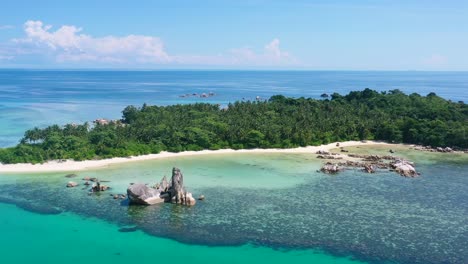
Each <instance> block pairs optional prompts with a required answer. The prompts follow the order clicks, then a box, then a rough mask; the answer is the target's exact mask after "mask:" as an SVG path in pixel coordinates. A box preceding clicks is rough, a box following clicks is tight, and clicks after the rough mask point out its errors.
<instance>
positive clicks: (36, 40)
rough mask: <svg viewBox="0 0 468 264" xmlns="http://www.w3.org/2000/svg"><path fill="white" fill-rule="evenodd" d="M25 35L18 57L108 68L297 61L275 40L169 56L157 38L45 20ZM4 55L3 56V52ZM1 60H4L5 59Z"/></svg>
mask: <svg viewBox="0 0 468 264" xmlns="http://www.w3.org/2000/svg"><path fill="white" fill-rule="evenodd" d="M23 29H24V33H25V36H24V37H22V38H17V39H13V40H12V42H13V43H14V44H15V45H16V46H17V48H16V49H15V50H16V51H17V54H9V55H8V59H9V60H12V59H13V58H14V57H16V56H17V55H23V56H28V55H29V56H31V54H35V55H36V56H41V55H42V56H45V55H44V54H47V55H48V56H51V57H52V58H54V59H55V61H56V62H58V63H80V62H93V63H102V64H106V65H109V64H111V65H210V66H217V65H219V66H237V65H242V66H284V65H294V64H297V60H296V59H295V58H294V57H293V56H291V55H290V53H289V52H285V51H283V50H281V49H280V40H279V39H277V38H274V39H273V40H272V41H271V42H269V43H267V44H266V45H265V47H264V49H263V51H262V52H255V51H254V50H253V49H251V48H232V49H230V50H227V51H226V52H225V53H222V54H218V55H177V54H168V52H167V51H166V49H165V45H164V42H163V41H162V40H161V39H160V38H158V37H154V36H146V35H127V36H122V37H117V36H112V35H109V36H104V37H94V36H91V35H87V34H84V33H83V28H80V27H77V26H74V25H62V26H60V27H59V28H57V29H56V30H54V29H53V28H52V26H51V25H47V24H45V23H43V22H42V21H39V20H37V21H34V20H28V21H26V22H25V23H24V25H23ZM0 55H1V53H0ZM2 56H3V57H0V58H2V59H5V58H6V56H4V55H2Z"/></svg>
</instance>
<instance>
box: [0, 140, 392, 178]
mask: <svg viewBox="0 0 468 264" xmlns="http://www.w3.org/2000/svg"><path fill="white" fill-rule="evenodd" d="M336 143H338V142H334V143H331V144H328V145H320V146H308V147H299V148H292V149H242V150H233V149H220V150H202V151H184V152H179V153H172V152H166V151H163V152H161V153H159V154H149V155H142V156H134V157H129V158H111V159H102V160H86V161H73V160H67V161H64V162H59V161H50V162H47V163H44V164H31V163H18V164H0V173H1V172H4V173H25V172H33V173H39V172H67V171H82V170H87V169H93V168H102V167H107V166H109V165H113V164H121V163H127V162H134V161H144V160H154V159H164V158H174V157H185V156H196V155H209V154H216V155H218V154H229V153H315V152H316V151H318V150H325V151H329V150H331V149H333V148H336ZM339 143H340V147H351V146H362V145H388V146H394V144H389V143H384V142H377V141H367V142H361V141H346V142H339Z"/></svg>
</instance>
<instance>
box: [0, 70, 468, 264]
mask: <svg viewBox="0 0 468 264" xmlns="http://www.w3.org/2000/svg"><path fill="white" fill-rule="evenodd" d="M467 85H468V77H467V76H466V74H464V73H448V72H447V73H427V72H231V71H227V72H226V71H212V72H205V71H186V72H184V71H156V72H153V71H144V72H143V71H142V72H126V71H115V72H106V71H81V72H79V71H29V70H1V71H0V90H1V91H2V92H1V93H0V105H1V106H0V115H1V119H0V128H1V129H0V142H1V144H2V146H11V145H14V144H15V143H16V142H17V141H18V139H19V138H20V137H21V135H22V133H23V132H24V130H25V129H28V128H31V127H33V126H45V125H48V124H53V123H59V124H64V123H68V122H83V121H89V120H93V119H96V118H99V117H104V118H119V117H120V111H121V110H122V108H123V107H125V106H126V105H129V104H134V105H142V104H143V103H145V102H146V103H148V104H164V105H167V104H174V103H189V102H196V101H197V102H205V101H206V102H213V103H219V104H228V103H229V102H232V101H235V100H242V98H244V99H247V100H248V99H254V98H255V97H256V96H260V97H262V98H268V97H269V96H271V95H274V94H284V95H288V96H294V97H299V96H304V97H313V98H319V97H320V94H322V93H333V92H339V93H342V94H344V93H347V92H349V91H351V90H361V89H363V88H366V87H369V88H372V89H376V90H389V89H400V90H402V91H404V92H406V93H412V92H418V93H420V94H427V93H429V92H436V93H437V94H439V95H440V96H442V97H444V98H448V99H451V100H454V101H455V100H456V101H459V100H465V101H466V100H467V99H468V98H467V97H468V92H467V91H468V89H466V88H467ZM209 92H213V93H215V95H214V96H212V97H209V98H200V97H195V96H190V97H179V96H180V95H185V94H193V93H197V94H200V93H209ZM349 150H350V151H351V152H355V153H367V154H386V153H388V149H386V148H385V147H372V148H369V147H359V148H358V147H354V148H349ZM394 150H395V151H396V154H397V155H399V156H402V157H404V158H407V159H409V160H411V161H414V162H415V163H416V168H417V169H418V170H419V171H420V172H421V174H422V175H421V176H420V177H418V178H404V177H400V176H398V175H397V174H395V173H393V172H384V171H379V172H378V173H376V174H364V173H362V172H360V171H359V170H347V171H345V172H343V173H340V174H338V175H326V174H322V173H319V172H317V170H318V169H319V168H320V166H321V161H320V160H318V159H316V158H315V155H309V154H277V153H276V154H267V153H262V154H226V155H205V156H192V157H188V156H186V157H178V158H167V159H159V160H152V161H143V162H134V163H126V164H120V165H112V166H109V167H105V168H100V169H92V170H88V171H83V172H76V173H77V174H78V176H77V178H74V179H73V180H75V181H78V182H79V183H80V184H81V185H80V186H78V187H76V188H66V187H65V185H66V183H67V182H68V181H69V180H70V179H68V178H66V177H64V176H65V175H66V174H68V173H24V174H5V173H3V174H2V173H0V234H2V239H1V240H0V248H2V259H3V261H4V262H5V263H10V262H13V263H35V262H39V263H63V262H64V261H67V262H69V263H83V262H88V263H129V262H141V263H147V262H154V261H158V262H168V261H169V262H172V263H186V262H190V263H272V264H273V263H286V262H301V263H337V264H345V263H467V261H468V252H467V251H466V248H468V223H467V221H466V219H468V204H467V203H466V201H468V156H467V155H466V154H457V155H452V154H441V153H428V152H418V151H415V150H411V149H409V148H408V147H403V146H402V147H395V148H394ZM174 166H176V167H179V168H180V169H181V171H182V173H183V174H184V176H185V185H186V186H187V188H188V189H189V190H190V191H191V192H193V193H194V195H195V197H197V196H198V195H200V194H203V195H205V196H206V200H205V201H198V203H197V204H196V205H195V206H193V207H182V206H174V205H171V204H163V205H157V206H151V207H140V206H128V203H127V202H126V201H125V200H114V199H113V198H112V196H111V194H116V193H125V190H126V188H127V186H128V185H129V184H130V183H131V182H142V183H148V184H154V183H156V182H158V181H159V180H160V179H161V178H162V177H163V176H164V175H166V176H170V173H171V169H172V167H174ZM85 176H89V177H98V178H99V179H101V180H106V181H109V182H108V183H106V184H107V185H109V186H111V188H112V189H111V190H110V191H108V192H107V193H103V194H101V195H88V189H87V188H86V187H85V186H84V185H83V182H82V181H81V178H83V177H85Z"/></svg>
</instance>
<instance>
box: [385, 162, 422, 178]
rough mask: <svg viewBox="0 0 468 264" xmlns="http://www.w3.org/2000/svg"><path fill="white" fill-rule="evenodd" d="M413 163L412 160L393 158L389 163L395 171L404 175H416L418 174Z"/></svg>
mask: <svg viewBox="0 0 468 264" xmlns="http://www.w3.org/2000/svg"><path fill="white" fill-rule="evenodd" d="M413 165H414V164H413V163H412V162H409V161H407V160H395V161H393V162H391V163H390V167H391V168H392V169H393V170H395V172H397V173H399V174H400V175H401V176H405V177H416V176H418V175H419V173H417V172H416V169H415V168H414V167H413Z"/></svg>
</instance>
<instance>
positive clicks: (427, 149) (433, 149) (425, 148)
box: [413, 146, 468, 153]
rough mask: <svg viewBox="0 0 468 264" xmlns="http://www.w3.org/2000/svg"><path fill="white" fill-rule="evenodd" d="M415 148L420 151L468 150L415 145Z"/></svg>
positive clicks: (447, 151)
mask: <svg viewBox="0 0 468 264" xmlns="http://www.w3.org/2000/svg"><path fill="white" fill-rule="evenodd" d="M413 149H414V150H420V151H428V152H441V153H453V152H457V153H460V152H465V153H466V152H467V151H468V150H467V149H452V148H450V147H445V148H443V147H437V148H433V147H431V146H415V147H413Z"/></svg>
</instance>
